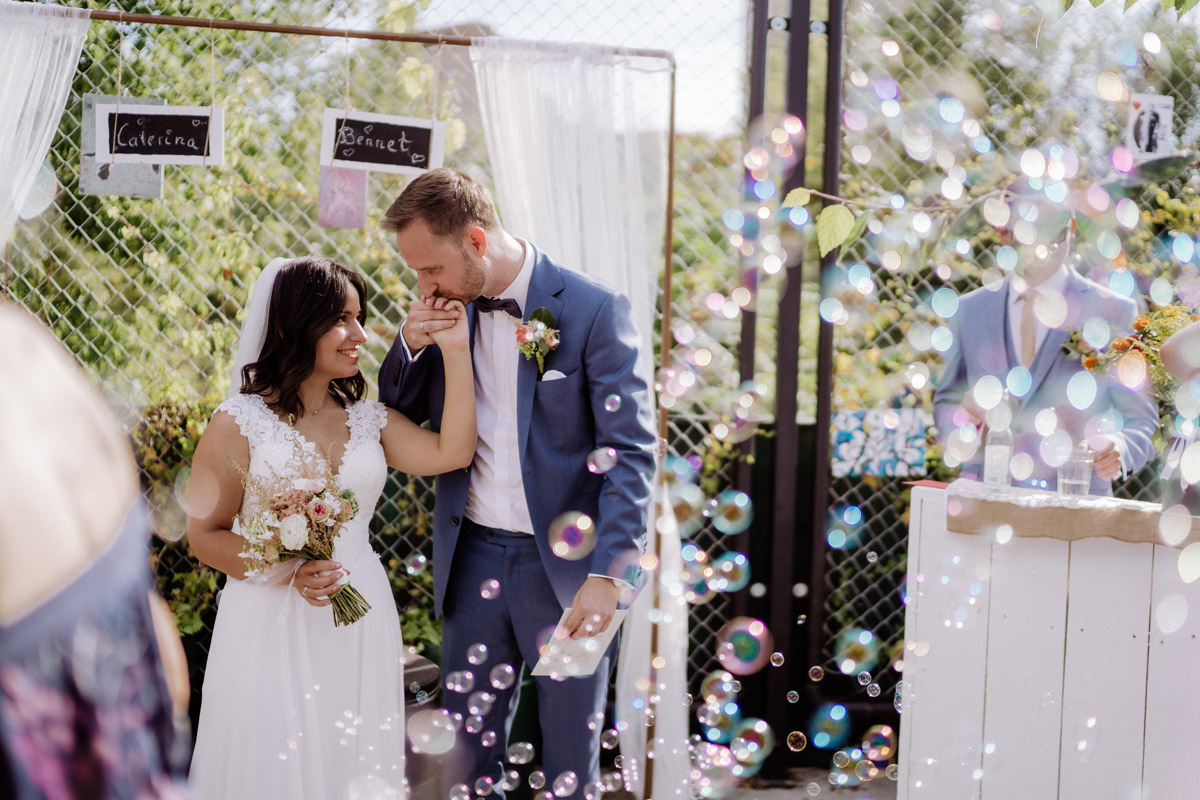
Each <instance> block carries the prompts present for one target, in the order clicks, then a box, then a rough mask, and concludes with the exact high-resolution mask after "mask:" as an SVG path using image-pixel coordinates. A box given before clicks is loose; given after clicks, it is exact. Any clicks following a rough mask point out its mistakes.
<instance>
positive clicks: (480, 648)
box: [467, 642, 488, 665]
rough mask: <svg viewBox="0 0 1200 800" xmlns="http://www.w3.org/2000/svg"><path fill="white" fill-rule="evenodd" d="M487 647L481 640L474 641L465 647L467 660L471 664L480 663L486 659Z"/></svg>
mask: <svg viewBox="0 0 1200 800" xmlns="http://www.w3.org/2000/svg"><path fill="white" fill-rule="evenodd" d="M487 657H488V647H487V645H486V644H484V643H483V642H476V643H475V644H473V645H471V646H470V647H468V648H467V661H469V662H471V663H472V664H476V665H478V664H482V663H483V662H485V661H487Z"/></svg>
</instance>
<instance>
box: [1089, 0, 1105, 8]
mask: <svg viewBox="0 0 1200 800" xmlns="http://www.w3.org/2000/svg"><path fill="white" fill-rule="evenodd" d="M1103 2H1104V0H1091V3H1092V8H1099V7H1100V4H1101V3H1103Z"/></svg>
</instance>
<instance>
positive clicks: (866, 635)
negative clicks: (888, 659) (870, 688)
mask: <svg viewBox="0 0 1200 800" xmlns="http://www.w3.org/2000/svg"><path fill="white" fill-rule="evenodd" d="M834 660H835V661H836V662H837V665H838V669H839V670H840V671H841V672H842V674H843V675H853V674H855V673H856V672H860V671H866V672H868V676H867V678H868V680H867V683H870V674H869V671H870V670H871V669H874V667H875V665H876V664H878V663H879V639H878V638H877V637H876V636H875V634H873V633H871V631H868V630H865V629H863V628H848V629H846V630H844V631H842V633H841V635H840V636H838V639H837V644H836V646H835V648H834ZM864 685H865V684H864Z"/></svg>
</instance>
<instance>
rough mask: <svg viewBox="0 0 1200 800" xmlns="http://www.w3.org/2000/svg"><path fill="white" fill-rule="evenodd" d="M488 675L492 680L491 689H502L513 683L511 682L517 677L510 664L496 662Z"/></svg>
mask: <svg viewBox="0 0 1200 800" xmlns="http://www.w3.org/2000/svg"><path fill="white" fill-rule="evenodd" d="M488 677H489V679H490V680H491V682H492V688H493V689H499V690H501V691H503V690H504V689H507V688H509V687H510V686H512V685H513V682H514V681H516V679H517V674H516V671H515V670H514V669H513V668H512V665H511V664H497V665H496V666H494V667H492V672H491V675H489V676H488Z"/></svg>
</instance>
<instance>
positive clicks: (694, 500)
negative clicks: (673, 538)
mask: <svg viewBox="0 0 1200 800" xmlns="http://www.w3.org/2000/svg"><path fill="white" fill-rule="evenodd" d="M668 500H669V502H670V503H671V508H672V509H673V510H674V511H675V527H676V528H677V529H678V530H679V537H680V538H681V539H686V538H688V537H689V536H691V535H692V534H694V533H695V532H696V531H698V530H700V528H701V527H703V525H704V502H705V498H704V492H703V491H701V489H700V487H699V486H696V485H695V484H694V483H676V484H673V485H672V486H671V488H670V489H669V490H668Z"/></svg>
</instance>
